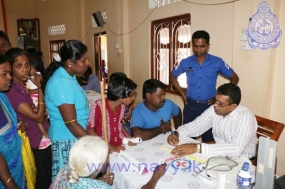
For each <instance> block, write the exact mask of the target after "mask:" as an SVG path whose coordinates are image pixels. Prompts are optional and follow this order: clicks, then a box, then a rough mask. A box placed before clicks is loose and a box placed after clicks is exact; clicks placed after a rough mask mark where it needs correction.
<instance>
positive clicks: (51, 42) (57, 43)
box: [49, 39, 65, 62]
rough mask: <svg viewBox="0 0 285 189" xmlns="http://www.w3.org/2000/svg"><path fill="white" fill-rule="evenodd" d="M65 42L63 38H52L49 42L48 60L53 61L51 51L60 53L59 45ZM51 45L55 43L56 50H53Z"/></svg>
mask: <svg viewBox="0 0 285 189" xmlns="http://www.w3.org/2000/svg"><path fill="white" fill-rule="evenodd" d="M64 43H65V39H60V40H54V41H50V42H49V53H50V62H53V53H58V54H60V47H61V46H62V45H63V44H64ZM53 45H57V50H53V48H52V47H53Z"/></svg>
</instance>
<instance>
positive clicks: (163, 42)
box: [151, 14, 192, 92]
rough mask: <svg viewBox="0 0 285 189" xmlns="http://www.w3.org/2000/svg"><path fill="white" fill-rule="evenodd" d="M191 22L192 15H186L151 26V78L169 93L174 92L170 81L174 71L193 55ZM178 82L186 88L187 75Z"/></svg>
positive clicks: (183, 75) (154, 23)
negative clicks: (157, 81)
mask: <svg viewBox="0 0 285 189" xmlns="http://www.w3.org/2000/svg"><path fill="white" fill-rule="evenodd" d="M190 21H191V16H190V14H184V15H179V16H174V17H170V18H164V19H160V20H156V21H153V22H152V24H151V49H152V51H151V76H152V78H154V79H158V80H160V81H162V82H163V83H164V84H166V85H167V91H168V92H174V89H173V88H172V86H171V83H170V80H169V74H170V73H171V71H172V69H174V68H175V67H176V66H178V65H179V63H180V61H181V60H182V59H183V58H186V57H188V56H190V55H191V54H192V49H191V26H190ZM178 82H179V84H180V86H181V87H183V88H186V87H187V79H186V74H182V75H180V76H179V77H178Z"/></svg>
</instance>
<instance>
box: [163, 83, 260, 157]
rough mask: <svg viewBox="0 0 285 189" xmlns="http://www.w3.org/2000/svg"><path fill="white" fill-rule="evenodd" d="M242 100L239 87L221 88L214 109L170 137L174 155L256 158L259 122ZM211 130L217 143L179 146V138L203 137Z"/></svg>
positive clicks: (218, 90) (211, 107)
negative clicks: (241, 102) (195, 154)
mask: <svg viewBox="0 0 285 189" xmlns="http://www.w3.org/2000/svg"><path fill="white" fill-rule="evenodd" d="M240 100H241V91H240V88H239V87H238V86H236V85H234V84H231V83H227V84H223V85H221V86H220V87H219V88H218V89H217V94H216V97H215V103H214V105H213V106H210V107H209V108H208V109H207V110H206V111H205V112H204V113H203V114H201V115H200V116H199V117H197V118H196V119H195V120H193V121H192V122H189V123H187V124H184V125H182V126H180V127H179V128H178V129H177V131H175V132H174V135H170V136H169V137H168V139H167V141H168V143H169V144H170V145H173V146H176V147H175V148H174V149H173V150H172V154H174V155H179V156H184V155H187V154H192V153H195V152H199V153H204V154H211V155H223V156H229V157H239V156H245V157H248V158H252V157H254V156H255V154H256V144H257V142H258V139H257V137H256V130H257V122H256V119H255V116H254V114H253V113H252V112H251V111H250V110H249V109H247V108H246V107H244V106H242V105H239V103H240ZM210 128H213V137H214V139H215V143H214V144H206V143H199V144H194V143H188V144H181V145H178V143H179V137H196V136H200V135H201V134H203V133H204V132H206V131H207V130H209V129H210Z"/></svg>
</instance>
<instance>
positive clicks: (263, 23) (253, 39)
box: [247, 1, 282, 50]
mask: <svg viewBox="0 0 285 189" xmlns="http://www.w3.org/2000/svg"><path fill="white" fill-rule="evenodd" d="M281 34H282V30H280V24H279V21H278V19H277V17H276V15H275V14H272V12H271V11H270V6H269V4H268V3H267V2H265V1H263V2H261V3H260V4H259V6H258V11H257V13H255V14H254V15H253V16H252V17H251V20H250V21H249V23H248V29H247V36H248V43H249V45H250V47H252V48H254V49H255V48H256V47H258V48H260V49H262V50H266V49H269V48H276V47H278V45H279V43H280V40H281V39H280V38H281Z"/></svg>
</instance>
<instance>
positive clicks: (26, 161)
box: [18, 131, 36, 189]
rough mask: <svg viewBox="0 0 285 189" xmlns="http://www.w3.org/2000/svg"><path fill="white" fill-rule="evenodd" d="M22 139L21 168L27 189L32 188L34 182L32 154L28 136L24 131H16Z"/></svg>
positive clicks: (34, 173) (34, 168) (34, 172)
mask: <svg viewBox="0 0 285 189" xmlns="http://www.w3.org/2000/svg"><path fill="white" fill-rule="evenodd" d="M18 134H19V135H20V137H21V139H22V158H23V168H24V175H25V178H26V181H27V187H28V189H34V188H35V184H36V165H35V158H34V154H33V152H32V149H31V145H30V141H29V138H28V137H27V135H26V132H24V133H22V132H21V131H18Z"/></svg>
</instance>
